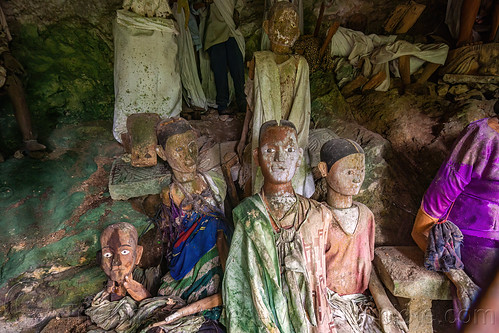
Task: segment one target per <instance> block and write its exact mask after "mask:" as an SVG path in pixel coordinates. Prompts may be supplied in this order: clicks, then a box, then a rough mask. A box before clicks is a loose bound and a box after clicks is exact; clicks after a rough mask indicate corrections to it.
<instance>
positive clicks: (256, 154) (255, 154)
mask: <svg viewBox="0 0 499 333" xmlns="http://www.w3.org/2000/svg"><path fill="white" fill-rule="evenodd" d="M253 161H254V162H255V165H256V166H260V163H258V148H255V149H253Z"/></svg>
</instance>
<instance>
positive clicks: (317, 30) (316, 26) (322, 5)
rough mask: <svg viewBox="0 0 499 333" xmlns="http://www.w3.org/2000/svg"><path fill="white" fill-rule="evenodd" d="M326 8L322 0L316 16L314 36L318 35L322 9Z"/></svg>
mask: <svg viewBox="0 0 499 333" xmlns="http://www.w3.org/2000/svg"><path fill="white" fill-rule="evenodd" d="M325 8H326V3H325V2H324V1H322V4H321V9H320V10H319V17H318V18H317V23H316V24H315V30H314V37H317V36H318V35H319V30H320V29H321V24H322V18H323V16H324V9H325Z"/></svg>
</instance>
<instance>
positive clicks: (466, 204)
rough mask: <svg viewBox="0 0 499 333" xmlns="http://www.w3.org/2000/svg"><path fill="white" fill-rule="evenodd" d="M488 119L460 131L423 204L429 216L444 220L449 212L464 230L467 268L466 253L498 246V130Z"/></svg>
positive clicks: (450, 217)
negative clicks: (494, 128) (493, 127)
mask: <svg viewBox="0 0 499 333" xmlns="http://www.w3.org/2000/svg"><path fill="white" fill-rule="evenodd" d="M487 120H488V119H481V120H478V121H475V122H472V123H471V124H469V125H468V126H467V127H466V128H465V129H464V130H463V132H461V134H460V136H459V138H458V139H457V141H456V142H455V144H454V147H453V148H452V151H451V153H450V155H449V156H448V158H447V159H446V160H445V162H444V163H443V164H442V166H441V167H440V169H439V170H438V173H437V175H436V176H435V178H434V179H433V182H432V183H431V185H430V186H429V188H428V190H427V191H426V193H425V195H424V197H423V203H422V207H423V210H424V211H425V212H426V213H427V214H428V215H430V216H432V217H434V218H439V219H441V220H442V219H445V217H446V216H447V214H449V217H448V220H450V221H452V222H453V223H455V224H456V225H457V226H458V227H459V228H460V229H461V231H462V233H463V235H464V247H463V251H462V257H463V262H464V264H465V268H466V266H467V262H469V260H466V259H468V258H469V257H470V256H468V255H467V253H471V252H476V250H478V249H476V248H477V247H486V248H496V249H497V248H499V133H497V132H496V131H494V130H493V129H492V128H490V127H489V126H488V124H487ZM453 202H454V205H453V206H452V203H453ZM451 206H452V209H450V208H451ZM449 209H450V212H448V211H449ZM467 236H468V237H467ZM494 252H496V253H497V252H498V251H494ZM466 257H468V258H466ZM494 260H495V259H494ZM482 264H483V262H482V263H480V262H478V263H477V262H475V263H469V264H468V266H475V265H482ZM490 264H491V265H494V264H492V263H490ZM468 268H471V267H468ZM472 270H473V271H475V269H474V268H473V269H472Z"/></svg>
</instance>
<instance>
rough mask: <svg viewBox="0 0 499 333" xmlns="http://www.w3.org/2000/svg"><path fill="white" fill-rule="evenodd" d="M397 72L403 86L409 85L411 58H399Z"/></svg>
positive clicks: (408, 56) (406, 56)
mask: <svg viewBox="0 0 499 333" xmlns="http://www.w3.org/2000/svg"><path fill="white" fill-rule="evenodd" d="M399 72H400V77H401V78H402V83H403V84H404V86H407V85H409V84H411V56H410V55H404V56H401V57H400V58H399Z"/></svg>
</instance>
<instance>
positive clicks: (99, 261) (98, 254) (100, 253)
mask: <svg viewBox="0 0 499 333" xmlns="http://www.w3.org/2000/svg"><path fill="white" fill-rule="evenodd" d="M95 259H97V265H99V266H100V265H101V263H102V250H99V251H97V253H96V258H95Z"/></svg>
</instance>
